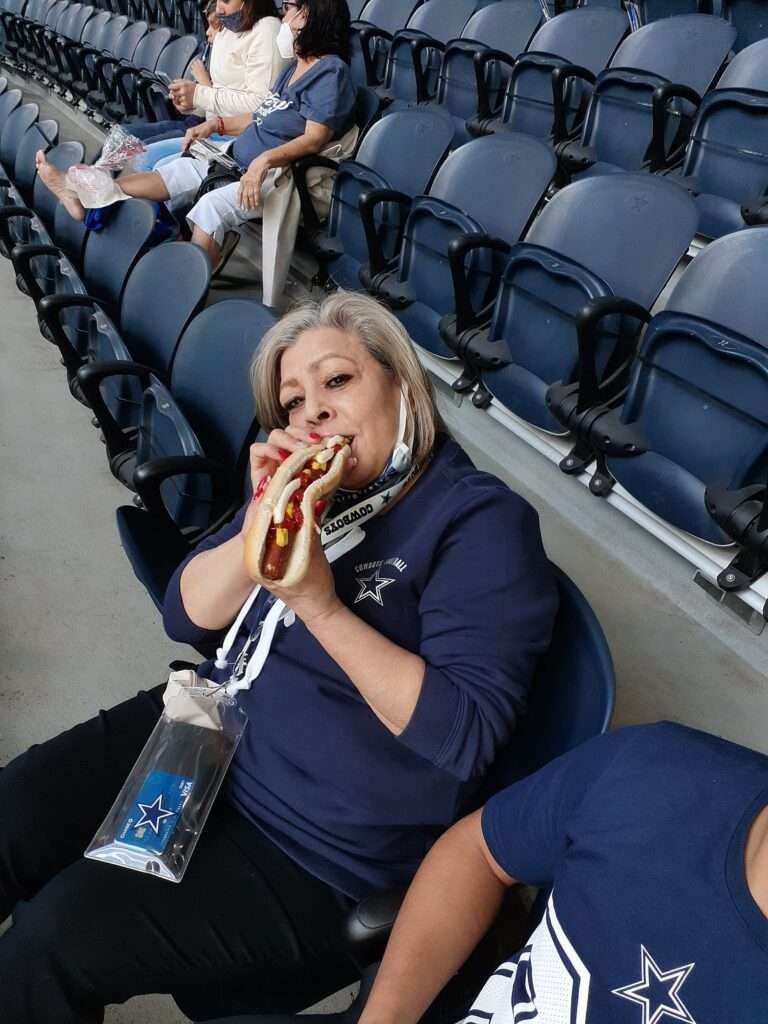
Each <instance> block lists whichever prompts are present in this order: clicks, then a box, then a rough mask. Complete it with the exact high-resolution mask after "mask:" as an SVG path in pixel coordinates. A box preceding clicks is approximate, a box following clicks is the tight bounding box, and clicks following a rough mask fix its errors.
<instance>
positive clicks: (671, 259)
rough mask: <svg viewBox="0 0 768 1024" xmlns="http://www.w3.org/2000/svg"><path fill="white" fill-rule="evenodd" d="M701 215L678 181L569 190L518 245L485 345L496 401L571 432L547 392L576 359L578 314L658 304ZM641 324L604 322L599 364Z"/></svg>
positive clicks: (647, 178)
mask: <svg viewBox="0 0 768 1024" xmlns="http://www.w3.org/2000/svg"><path fill="white" fill-rule="evenodd" d="M697 223H698V215H697V212H696V207H695V204H694V202H693V200H692V199H691V198H690V196H689V195H688V194H687V193H686V191H685V190H684V189H681V188H680V187H679V186H678V185H675V184H673V183H672V182H670V181H667V180H664V179H663V178H656V177H653V176H651V175H643V174H617V175H608V176H606V177H601V178H590V179H586V180H583V181H579V182H576V183H575V184H573V185H569V186H568V187H567V188H564V189H562V190H561V191H560V192H558V193H557V195H555V196H554V198H553V199H552V200H551V201H550V202H549V203H548V204H547V206H546V207H545V208H544V209H543V210H542V212H541V213H540V214H539V216H538V217H537V218H536V220H535V221H534V223H533V225H532V226H531V229H530V231H529V232H528V234H527V236H526V238H525V241H523V242H522V243H520V244H518V245H517V246H515V247H513V249H512V253H511V256H510V259H509V262H508V263H507V266H506V269H505V271H504V277H503V280H502V286H501V289H500V291H499V295H498V298H497V301H496V305H495V308H494V312H493V319H492V322H491V327H490V331H489V338H488V341H489V343H490V347H491V353H490V354H489V353H488V352H487V350H486V351H485V352H482V353H481V351H480V349H478V348H477V344H475V346H474V348H473V345H472V344H470V347H469V354H470V355H471V354H472V353H473V352H474V353H475V354H477V355H480V357H481V358H482V360H483V362H482V371H483V372H482V376H483V382H484V383H485V385H486V387H487V388H488V389H489V390H490V392H491V394H492V395H493V396H494V397H495V398H496V400H497V401H498V402H499V403H500V404H501V405H503V406H504V407H505V408H507V409H509V410H510V411H511V412H513V413H515V415H517V416H520V417H521V418H522V419H524V420H527V421H528V422H530V423H533V424H535V425H536V426H537V427H539V428H540V429H542V430H546V431H549V432H551V433H555V434H562V433H563V432H564V428H563V427H562V425H561V424H560V423H559V421H557V420H556V419H555V417H554V416H553V415H552V414H551V413H550V411H549V409H548V408H547V405H546V400H545V396H546V390H547V388H548V386H549V385H550V384H553V383H555V382H556V381H565V382H567V381H570V380H572V379H573V377H574V373H575V370H576V367H577V364H578V344H577V339H576V317H577V315H578V314H579V313H580V311H581V310H582V309H583V307H584V305H585V303H586V301H587V300H590V299H598V298H600V297H603V296H610V295H617V296H621V297H623V298H626V299H630V300H632V301H634V302H637V303H639V304H640V305H641V306H643V307H644V308H646V309H650V308H651V306H652V305H653V303H654V302H655V301H656V299H657V297H658V296H659V294H660V292H661V290H662V288H663V287H664V285H665V284H666V282H667V281H668V279H669V277H670V275H671V274H672V271H673V270H674V268H675V266H676V265H677V264H678V262H679V260H680V259H681V258H682V257H683V256H684V254H685V253H686V251H687V248H688V245H689V244H690V241H691V239H692V238H693V235H694V233H695V231H696V226H697ZM637 330H638V325H637V322H636V321H634V320H631V321H629V322H626V321H625V320H624V319H623V318H620V317H611V318H607V319H606V320H605V321H603V325H602V329H601V331H600V332H599V335H598V338H597V343H596V344H597V349H596V362H597V365H598V368H599V370H600V371H601V372H602V370H603V369H604V367H605V365H606V362H607V358H608V356H609V354H610V352H611V351H612V349H613V347H614V345H615V343H616V340H617V338H618V337H625V338H626V339H627V340H628V341H630V342H631V341H632V340H633V339H634V338H636V336H637Z"/></svg>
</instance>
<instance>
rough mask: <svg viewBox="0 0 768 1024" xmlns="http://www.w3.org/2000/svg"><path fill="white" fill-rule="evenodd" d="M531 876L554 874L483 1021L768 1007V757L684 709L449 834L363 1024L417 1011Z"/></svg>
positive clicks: (562, 1023)
mask: <svg viewBox="0 0 768 1024" xmlns="http://www.w3.org/2000/svg"><path fill="white" fill-rule="evenodd" d="M518 882H523V883H530V884H532V885H536V886H543V887H545V889H546V890H548V891H549V893H550V894H549V899H548V902H547V906H546V911H545V913H544V916H543V918H542V920H541V922H540V923H539V924H538V926H537V927H536V928H535V930H534V931H533V934H532V935H531V936H530V938H529V940H528V941H527V943H526V944H525V946H524V948H523V949H522V950H518V951H516V952H515V954H514V955H513V956H511V957H510V959H509V960H508V961H507V962H506V963H503V964H501V965H500V966H499V967H498V969H497V970H496V971H495V972H494V973H493V974H492V976H491V977H490V978H489V979H488V982H487V984H486V985H485V987H484V988H483V989H482V991H481V992H480V993H479V995H478V996H477V998H476V999H475V1001H474V1004H473V1006H472V1009H471V1011H470V1013H469V1015H468V1016H467V1017H466V1024H522V1022H526V1024H674V1022H678V1024H681V1022H684V1024H763V1022H764V1021H766V1020H768V1016H767V1013H768V1011H766V1007H767V1006H768V970H766V968H768V757H766V756H764V755H763V754H760V753H757V752H755V751H753V750H747V749H746V748H744V747H740V746H737V745H736V744H733V743H730V742H727V741H725V740H722V739H719V738H717V737H715V736H710V735H707V734H706V733H702V732H697V731H695V730H693V729H689V728H685V727H683V726H679V725H673V724H670V723H659V724H656V725H645V726H636V727H630V728H624V729H618V730H616V731H615V732H611V733H608V734H607V735H605V736H601V737H598V738H596V739H593V740H590V741H589V742H587V743H585V744H583V745H582V746H581V747H579V748H577V749H576V750H574V751H572V752H571V753H569V754H566V755H564V756H563V757H560V758H558V759H557V760H555V761H553V762H551V763H550V764H549V765H547V766H546V767H545V768H543V769H541V770H540V771H539V772H537V773H535V774H534V775H531V776H529V777H528V778H526V779H524V780H522V781H521V782H518V783H516V784H515V785H513V786H510V787H509V788H508V789H506V790H504V791H502V792H500V793H498V794H497V795H496V796H494V797H493V798H492V799H491V800H490V801H489V802H488V803H487V804H486V806H485V808H484V809H483V810H482V811H478V812H476V813H474V814H472V815H470V816H468V817H466V818H464V819H463V820H461V821H460V822H459V823H458V824H456V825H454V826H453V828H451V829H450V830H449V831H448V832H447V833H446V834H445V835H444V836H442V837H441V839H440V840H439V841H438V842H437V843H436V844H435V845H434V846H433V847H432V850H431V851H430V853H429V854H428V856H427V857H426V859H425V861H424V863H423V865H422V867H421V868H420V869H419V872H418V873H417V875H416V878H415V880H414V881H413V883H412V885H411V887H410V889H409V891H408V895H407V896H406V900H405V903H404V904H403V907H402V909H401V911H400V914H399V916H398V918H397V921H396V923H395V926H394V929H393V932H392V936H391V938H390V941H389V944H388V947H387V951H386V954H385V956H384V959H383V961H382V964H381V967H380V969H379V972H378V975H377V977H376V980H375V982H374V985H373V989H372V991H371V995H370V998H369V999H368V1001H367V1004H366V1006H365V1008H364V1010H363V1012H362V1015H361V1016H360V1019H359V1024H415V1022H416V1021H418V1020H419V1018H420V1017H421V1016H422V1014H423V1013H424V1011H425V1010H426V1009H427V1007H428V1006H429V1004H430V1003H431V1002H432V1000H433V998H434V997H435V996H436V995H437V993H438V992H439V991H440V989H441V988H442V987H443V986H444V985H445V984H446V983H447V981H448V980H449V979H450V978H451V976H452V975H453V974H454V973H455V972H456V971H457V970H458V968H459V966H460V965H461V964H462V963H463V961H464V960H465V959H466V957H467V956H468V955H469V953H470V952H471V950H472V949H473V947H474V946H475V944H476V943H477V942H478V940H479V939H480V937H481V936H482V935H483V933H484V932H485V931H486V929H487V928H488V927H489V925H490V923H491V921H492V919H493V918H494V916H495V915H496V912H497V911H498V909H499V907H500V905H501V903H502V900H503V897H504V892H505V890H506V888H507V887H508V886H512V885H515V884H517V883H518Z"/></svg>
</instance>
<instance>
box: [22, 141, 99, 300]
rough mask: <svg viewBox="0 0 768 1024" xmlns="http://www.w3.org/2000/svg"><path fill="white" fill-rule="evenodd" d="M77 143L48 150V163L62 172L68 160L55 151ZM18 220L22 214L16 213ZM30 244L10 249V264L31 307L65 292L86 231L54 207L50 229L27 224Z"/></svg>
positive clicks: (79, 262) (80, 258)
mask: <svg viewBox="0 0 768 1024" xmlns="http://www.w3.org/2000/svg"><path fill="white" fill-rule="evenodd" d="M79 145H80V143H77V142H65V143H62V145H61V146H57V147H56V148H55V149H53V150H51V151H50V153H49V155H48V159H49V160H50V162H51V163H54V160H55V161H56V166H59V167H60V169H61V170H65V169H66V164H67V162H68V157H67V156H66V152H65V155H64V156H62V157H61V158H60V157H59V156H58V152H57V151H58V150H59V149H62V148H64V147H68V146H79ZM81 160H82V155H80V156H76V155H75V156H74V161H73V162H74V163H78V162H80V161H81ZM18 213H19V214H21V215H22V216H23V215H24V210H23V209H20V210H19V211H18ZM29 231H30V241H29V242H25V243H24V244H23V245H18V244H17V245H14V247H13V249H12V250H11V261H12V263H13V269H14V271H15V273H16V286H17V287H18V289H19V290H20V291H22V292H23V293H24V294H25V295H28V296H29V297H30V298H31V299H32V301H33V302H34V303H35V306H39V304H40V300H41V299H43V298H44V297H45V296H46V295H55V294H57V293H61V292H63V291H64V290H65V289H66V286H67V283H68V280H69V278H71V277H72V274H73V273H74V271H73V268H74V267H79V266H81V265H82V262H83V248H84V246H85V240H86V238H87V236H88V230H87V228H86V227H85V224H84V223H83V221H81V220H74V219H73V218H72V217H70V216H69V214H68V213H67V211H66V210H65V209H64V207H63V206H62V205H61V204H57V206H56V208H55V210H54V213H53V223H52V224H51V225H50V228H49V227H48V225H47V222H44V221H43V220H42V217H41V218H40V220H39V221H38V219H37V218H34V220H33V221H32V222H31V223H30V228H29Z"/></svg>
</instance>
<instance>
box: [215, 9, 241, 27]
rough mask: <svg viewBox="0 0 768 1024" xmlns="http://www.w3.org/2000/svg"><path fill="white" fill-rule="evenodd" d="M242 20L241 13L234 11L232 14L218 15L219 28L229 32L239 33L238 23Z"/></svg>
mask: <svg viewBox="0 0 768 1024" xmlns="http://www.w3.org/2000/svg"><path fill="white" fill-rule="evenodd" d="M242 20H243V12H242V10H240V11H235V13H234V14H220V15H219V27H220V28H228V29H229V31H230V32H239V31H240V22H241V21H242Z"/></svg>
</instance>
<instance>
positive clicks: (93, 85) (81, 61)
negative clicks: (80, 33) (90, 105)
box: [71, 14, 128, 102]
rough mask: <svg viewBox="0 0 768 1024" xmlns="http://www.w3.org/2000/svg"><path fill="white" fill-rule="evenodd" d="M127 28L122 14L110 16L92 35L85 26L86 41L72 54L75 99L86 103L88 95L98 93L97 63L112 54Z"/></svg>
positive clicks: (125, 18) (125, 19) (72, 87)
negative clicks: (74, 68)
mask: <svg viewBox="0 0 768 1024" xmlns="http://www.w3.org/2000/svg"><path fill="white" fill-rule="evenodd" d="M94 20H96V19H94ZM127 27H128V18H127V17H126V16H125V15H124V14H120V15H112V16H110V18H109V20H108V21H107V22H105V23H104V24H102V25H100V26H98V27H97V28H94V30H93V34H91V33H89V32H88V29H89V28H90V25H89V26H86V39H84V40H83V45H82V48H81V49H79V50H75V51H74V53H73V57H74V62H75V65H76V67H77V71H76V72H73V74H74V75H75V77H74V80H73V82H72V85H71V89H72V92H73V94H74V96H75V97H76V99H78V100H81V101H83V102H86V97H87V96H88V94H89V93H91V92H96V91H98V88H99V72H98V66H97V65H98V62H99V60H101V58H102V57H105V56H108V55H110V54H112V53H114V51H115V48H116V47H117V43H118V40H119V39H120V37H121V36H122V34H123V31H124V30H125V29H126V28H127ZM86 40H87V41H86Z"/></svg>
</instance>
